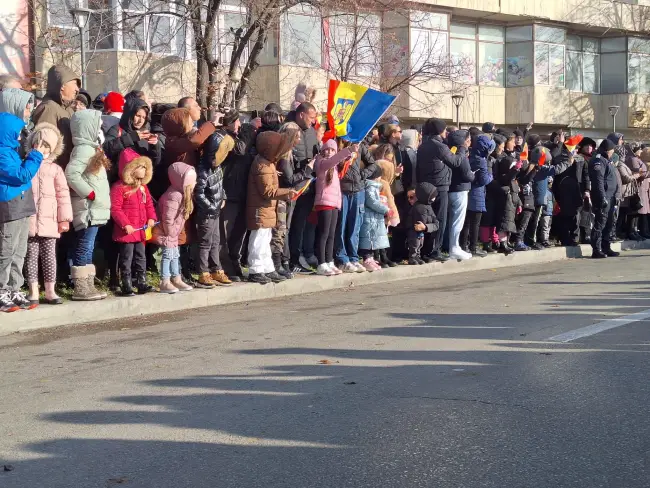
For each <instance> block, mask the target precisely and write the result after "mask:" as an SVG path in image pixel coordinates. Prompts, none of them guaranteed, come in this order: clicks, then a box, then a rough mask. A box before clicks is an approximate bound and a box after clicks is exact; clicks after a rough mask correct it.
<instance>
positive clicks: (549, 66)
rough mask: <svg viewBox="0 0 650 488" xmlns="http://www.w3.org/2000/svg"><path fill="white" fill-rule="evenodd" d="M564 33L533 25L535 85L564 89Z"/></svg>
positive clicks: (556, 29) (553, 28) (559, 30)
mask: <svg viewBox="0 0 650 488" xmlns="http://www.w3.org/2000/svg"><path fill="white" fill-rule="evenodd" d="M565 42H566V31H565V30H564V29H560V28H557V27H548V26H543V25H535V84H536V85H549V86H557V87H564V86H565V83H564V68H565V59H564V44H565Z"/></svg>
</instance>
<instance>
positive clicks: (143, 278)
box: [135, 273, 153, 295]
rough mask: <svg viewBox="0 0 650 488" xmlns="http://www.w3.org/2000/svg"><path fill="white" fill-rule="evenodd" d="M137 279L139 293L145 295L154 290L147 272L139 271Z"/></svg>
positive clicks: (136, 285)
mask: <svg viewBox="0 0 650 488" xmlns="http://www.w3.org/2000/svg"><path fill="white" fill-rule="evenodd" d="M135 279H136V282H135V287H136V288H137V289H138V295H144V294H145V293H149V292H151V291H153V286H151V285H149V284H148V283H147V274H146V273H138V276H136V277H135Z"/></svg>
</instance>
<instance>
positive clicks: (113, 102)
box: [104, 92, 124, 113]
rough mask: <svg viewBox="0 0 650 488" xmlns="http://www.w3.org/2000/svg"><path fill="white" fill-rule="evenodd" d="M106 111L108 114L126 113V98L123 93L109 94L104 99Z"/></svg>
mask: <svg viewBox="0 0 650 488" xmlns="http://www.w3.org/2000/svg"><path fill="white" fill-rule="evenodd" d="M104 110H105V111H106V112H108V113H112V112H117V113H120V112H123V111H124V97H123V96H122V94H121V93H117V92H109V94H108V95H106V98H104Z"/></svg>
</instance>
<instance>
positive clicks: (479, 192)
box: [467, 135, 495, 212]
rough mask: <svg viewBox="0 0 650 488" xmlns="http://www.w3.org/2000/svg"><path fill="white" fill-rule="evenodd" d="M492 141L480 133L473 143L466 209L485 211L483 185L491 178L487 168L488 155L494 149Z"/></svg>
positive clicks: (488, 182) (490, 180) (489, 181)
mask: <svg viewBox="0 0 650 488" xmlns="http://www.w3.org/2000/svg"><path fill="white" fill-rule="evenodd" d="M494 145H495V144H494V141H493V140H492V139H490V138H489V137H488V136H486V135H480V136H478V138H477V139H476V142H475V143H474V145H473V147H472V150H471V154H470V158H469V165H470V169H471V170H472V171H473V172H474V181H473V182H472V188H471V190H470V191H469V199H468V203H467V210H469V211H471V212H487V208H486V206H485V195H486V190H485V187H486V186H487V185H489V184H490V183H491V182H492V180H493V178H494V177H493V175H492V172H491V171H489V169H488V161H487V158H488V155H489V154H491V153H492V151H494Z"/></svg>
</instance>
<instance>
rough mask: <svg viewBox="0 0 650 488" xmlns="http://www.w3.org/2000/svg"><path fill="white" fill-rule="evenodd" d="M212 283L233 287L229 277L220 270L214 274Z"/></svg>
mask: <svg viewBox="0 0 650 488" xmlns="http://www.w3.org/2000/svg"><path fill="white" fill-rule="evenodd" d="M211 276H212V281H214V282H215V283H216V284H217V285H220V286H230V285H232V281H231V280H230V278H228V276H226V273H224V271H223V269H219V270H217V271H215V272H214V273H212V275H211Z"/></svg>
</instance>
